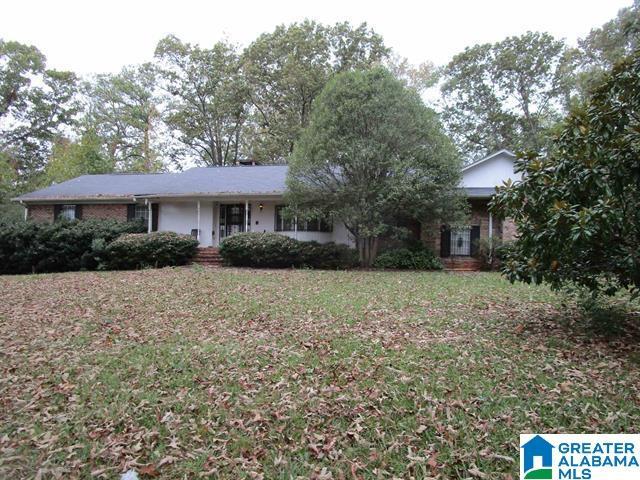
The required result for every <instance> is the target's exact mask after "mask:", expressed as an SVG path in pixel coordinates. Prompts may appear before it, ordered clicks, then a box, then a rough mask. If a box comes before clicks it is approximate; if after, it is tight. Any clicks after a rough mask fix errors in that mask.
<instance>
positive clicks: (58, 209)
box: [53, 205, 62, 222]
mask: <svg viewBox="0 0 640 480" xmlns="http://www.w3.org/2000/svg"><path fill="white" fill-rule="evenodd" d="M61 211H62V205H54V206H53V221H54V222H55V221H56V220H58V218H59V217H60V212H61Z"/></svg>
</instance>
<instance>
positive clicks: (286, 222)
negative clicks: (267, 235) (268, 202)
mask: <svg viewBox="0 0 640 480" xmlns="http://www.w3.org/2000/svg"><path fill="white" fill-rule="evenodd" d="M284 209H285V206H284V205H276V232H292V231H293V230H295V228H294V225H293V219H292V218H285V217H284V216H283V213H284Z"/></svg>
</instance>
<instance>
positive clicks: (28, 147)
mask: <svg viewBox="0 0 640 480" xmlns="http://www.w3.org/2000/svg"><path fill="white" fill-rule="evenodd" d="M75 93H76V76H75V75H74V74H73V73H70V72H60V71H56V70H48V69H47V68H46V59H45V57H44V55H42V53H40V51H39V50H38V49H37V48H35V47H32V46H28V45H23V44H20V43H18V42H10V41H4V40H2V39H0V161H2V162H6V164H7V165H8V167H9V168H10V169H11V170H12V171H13V172H14V178H15V185H14V187H15V188H16V189H18V190H20V189H23V188H27V186H28V185H31V184H33V182H34V181H35V179H36V178H37V176H38V175H39V174H40V173H41V172H42V170H43V168H44V166H45V164H46V161H47V158H48V156H49V154H50V152H51V147H52V145H53V140H54V139H55V138H56V137H57V136H58V135H59V134H60V133H61V132H62V131H63V130H64V128H65V127H67V126H69V125H71V124H73V122H74V116H75V114H76V113H77V111H78V104H77V102H76V101H75ZM2 169H3V170H6V169H7V166H6V165H5V166H3V167H2Z"/></svg>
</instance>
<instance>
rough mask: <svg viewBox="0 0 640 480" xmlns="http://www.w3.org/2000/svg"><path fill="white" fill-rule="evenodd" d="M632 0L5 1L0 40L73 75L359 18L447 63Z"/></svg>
mask: <svg viewBox="0 0 640 480" xmlns="http://www.w3.org/2000/svg"><path fill="white" fill-rule="evenodd" d="M631 3H632V0H529V1H526V2H525V1H519V0H475V1H474V0H466V1H462V0H457V1H456V0H439V1H437V2H434V1H429V0H420V1H405V0H393V1H389V0H386V1H376V0H369V1H361V0H358V1H349V0H323V1H318V0H317V1H315V2H309V1H305V0H297V1H290V0H262V1H258V0H254V1H250V0H235V1H234V0H227V1H224V2H223V1H215V0H208V1H205V0H174V1H166V0H154V1H148V0H102V1H100V2H97V1H95V0H84V1H76V0H41V1H36V0H9V1H7V2H3V5H2V9H1V11H0V38H3V39H5V40H16V41H19V42H21V43H27V44H32V45H35V46H36V47H38V48H39V49H40V50H41V51H42V52H43V53H44V54H45V55H46V57H47V59H48V67H49V68H55V69H60V70H72V71H74V72H77V73H79V74H82V75H88V74H92V73H102V72H117V71H119V70H120V69H121V68H122V67H123V66H125V65H131V64H138V63H142V62H145V61H149V60H151V59H152V57H153V51H154V49H155V46H156V44H157V43H158V40H160V39H161V38H163V37H164V36H166V35H168V34H174V35H176V36H178V37H179V38H180V39H181V40H183V41H187V42H191V43H198V44H200V45H201V46H203V47H206V46H207V45H212V44H213V43H215V42H216V41H218V40H220V39H223V38H225V39H227V40H230V41H232V42H234V43H237V44H239V45H240V46H244V45H247V44H249V43H250V42H251V41H252V40H253V39H254V38H256V37H257V36H258V35H260V34H261V33H264V32H269V31H272V30H273V28H274V27H275V26H276V25H279V24H281V23H291V22H295V21H301V20H304V19H305V18H308V19H313V20H317V21H320V22H323V23H328V24H332V23H335V22H338V21H345V20H347V21H349V22H351V23H352V24H359V23H361V22H367V23H368V24H369V25H370V26H371V27H372V28H373V29H374V30H375V31H376V32H378V33H380V34H382V36H383V37H384V40H385V43H386V44H387V46H390V47H391V48H393V49H394V51H395V52H396V53H397V54H399V55H401V56H403V57H407V58H408V59H409V61H410V62H411V63H414V64H419V63H422V62H424V61H431V62H434V63H435V64H437V65H442V64H445V63H446V62H448V61H449V60H450V59H451V57H452V56H453V55H455V54H456V53H458V52H460V51H462V50H463V49H464V48H465V47H467V46H471V45H474V44H476V43H484V42H494V41H498V40H501V39H503V38H505V37H507V36H510V35H518V34H521V33H524V32H526V31H527V30H532V31H546V32H549V33H551V34H552V35H554V36H555V37H557V38H564V39H566V40H567V41H568V42H569V43H572V44H573V43H575V41H576V39H577V38H579V37H582V36H584V35H586V34H587V33H588V32H589V30H591V29H592V28H595V27H598V26H600V25H602V24H603V23H604V22H606V21H607V20H610V19H611V18H613V17H615V15H616V13H617V12H618V10H619V9H620V8H623V7H626V6H629V5H631Z"/></svg>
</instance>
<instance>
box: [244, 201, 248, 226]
mask: <svg viewBox="0 0 640 480" xmlns="http://www.w3.org/2000/svg"><path fill="white" fill-rule="evenodd" d="M244 231H245V232H248V231H249V200H245V201H244Z"/></svg>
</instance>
